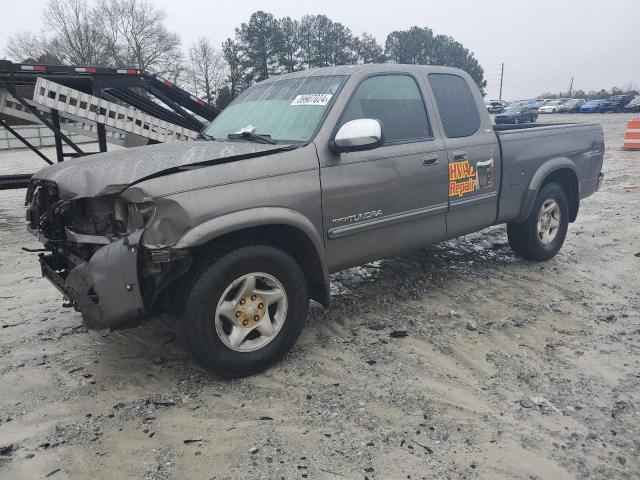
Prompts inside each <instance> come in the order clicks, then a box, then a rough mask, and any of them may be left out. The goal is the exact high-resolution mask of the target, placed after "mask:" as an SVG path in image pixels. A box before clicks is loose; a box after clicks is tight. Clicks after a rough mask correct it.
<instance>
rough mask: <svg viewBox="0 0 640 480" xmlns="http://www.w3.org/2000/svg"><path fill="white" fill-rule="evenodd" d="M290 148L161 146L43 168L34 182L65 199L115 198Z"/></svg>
mask: <svg viewBox="0 0 640 480" xmlns="http://www.w3.org/2000/svg"><path fill="white" fill-rule="evenodd" d="M291 148H292V147H291V146H286V145H271V144H259V143H250V142H241V141H239V142H214V141H198V142H171V143H162V144H158V145H150V146H145V147H136V148H126V149H122V150H117V151H114V152H107V153H97V154H93V155H88V156H85V157H80V158H75V159H72V160H65V161H64V162H62V163H56V164H54V165H50V166H48V167H45V168H43V169H42V170H40V171H39V172H37V173H35V174H34V175H33V177H32V179H34V180H47V181H52V182H55V183H56V184H57V186H58V191H59V194H60V198H62V199H69V198H75V197H96V196H103V195H113V194H117V193H120V192H121V191H122V190H124V189H125V188H127V187H128V186H130V185H131V184H133V183H136V182H139V181H141V180H143V179H146V178H150V177H155V176H160V175H164V174H168V173H171V172H173V171H176V170H177V169H179V168H180V167H184V166H193V165H198V164H203V165H207V164H215V163H224V162H227V161H234V160H241V159H244V158H252V157H259V156H263V155H270V154H271V153H276V152H279V151H282V150H289V149H291Z"/></svg>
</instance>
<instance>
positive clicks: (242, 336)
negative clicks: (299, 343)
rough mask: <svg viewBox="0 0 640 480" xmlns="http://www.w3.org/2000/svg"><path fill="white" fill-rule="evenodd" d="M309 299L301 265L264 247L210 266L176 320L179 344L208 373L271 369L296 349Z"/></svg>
mask: <svg viewBox="0 0 640 480" xmlns="http://www.w3.org/2000/svg"><path fill="white" fill-rule="evenodd" d="M308 306H309V297H308V293H307V284H306V279H305V276H304V273H303V271H302V269H301V267H300V265H299V264H298V263H297V262H296V261H295V260H294V259H293V258H292V257H291V256H290V255H289V254H287V253H285V252H283V251H282V250H279V249H277V248H274V247H270V246H266V245H251V246H247V247H242V248H238V249H236V250H232V251H231V252H228V253H226V254H224V255H222V256H221V257H218V258H215V259H213V260H212V261H210V262H209V263H208V264H207V265H206V266H205V267H204V268H203V269H201V270H200V272H199V273H197V274H196V276H195V278H194V279H193V281H192V283H191V287H190V288H189V290H188V293H187V298H186V302H185V305H184V309H183V312H182V315H181V330H182V335H183V338H184V342H185V343H186V346H187V348H188V350H189V351H190V352H191V353H192V355H193V356H194V357H195V359H196V360H197V361H198V362H199V363H200V364H202V365H203V366H204V367H205V368H206V369H207V370H209V371H210V372H212V373H214V374H216V375H218V376H220V377H223V378H234V377H242V376H246V375H250V374H253V373H257V372H259V371H262V370H265V369H266V368H268V367H270V366H271V365H273V364H274V363H275V362H276V361H278V360H279V359H280V358H281V357H282V356H283V355H284V354H285V353H286V352H288V351H289V350H290V349H291V347H292V346H293V345H294V344H295V342H296V340H297V338H298V336H299V335H300V332H301V331H302V328H303V326H304V323H305V319H306V316H307V309H308Z"/></svg>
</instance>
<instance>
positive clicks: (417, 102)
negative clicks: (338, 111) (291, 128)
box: [339, 74, 432, 144]
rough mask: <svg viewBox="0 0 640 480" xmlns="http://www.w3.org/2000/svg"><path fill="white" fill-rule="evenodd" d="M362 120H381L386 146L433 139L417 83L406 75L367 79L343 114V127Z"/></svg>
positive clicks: (388, 75)
mask: <svg viewBox="0 0 640 480" xmlns="http://www.w3.org/2000/svg"><path fill="white" fill-rule="evenodd" d="M360 118H372V119H376V120H379V121H380V123H381V124H382V131H383V135H384V139H385V144H393V143H402V142H408V141H415V140H420V139H427V138H431V137H432V134H431V126H430V125H429V119H428V117H427V110H426V108H425V105H424V101H423V99H422V94H421V93H420V89H419V88H418V84H417V83H416V81H415V79H414V78H413V77H411V76H410V75H406V74H386V75H377V76H374V77H369V78H366V79H364V80H363V81H362V82H361V83H360V85H358V87H357V89H356V91H355V93H354V94H353V96H352V97H351V99H350V100H349V103H348V105H347V107H346V108H345V110H344V113H343V115H342V119H341V121H340V125H339V126H342V125H344V124H345V123H347V122H349V121H351V120H356V119H360Z"/></svg>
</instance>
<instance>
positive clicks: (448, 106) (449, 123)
mask: <svg viewBox="0 0 640 480" xmlns="http://www.w3.org/2000/svg"><path fill="white" fill-rule="evenodd" d="M429 83H430V84H431V89H432V90H433V94H434V95H435V97H436V104H437V105H438V110H439V111H440V118H441V119H442V125H443V127H444V133H445V135H446V136H447V137H449V138H460V137H468V136H470V135H473V134H474V133H476V132H477V131H478V129H479V128H480V114H479V113H478V107H477V106H476V101H475V99H474V97H473V93H471V89H469V85H468V84H467V82H466V81H465V79H464V78H462V77H459V76H458V75H451V74H443V73H432V74H430V75H429Z"/></svg>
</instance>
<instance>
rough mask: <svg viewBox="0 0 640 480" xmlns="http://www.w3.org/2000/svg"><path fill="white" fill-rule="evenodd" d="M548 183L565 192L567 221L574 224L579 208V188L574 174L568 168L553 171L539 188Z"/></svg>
mask: <svg viewBox="0 0 640 480" xmlns="http://www.w3.org/2000/svg"><path fill="white" fill-rule="evenodd" d="M548 183H557V184H558V185H560V186H561V187H562V189H563V190H564V191H565V193H566V194H567V200H568V201H569V221H570V222H574V221H575V220H576V218H577V216H578V208H579V206H580V188H579V186H578V177H577V176H576V174H575V172H574V171H573V170H571V169H570V168H561V169H559V170H555V171H553V172H551V173H550V174H549V175H547V177H546V178H545V179H544V181H543V182H542V185H541V186H540V188H542V187H543V186H544V185H546V184H548Z"/></svg>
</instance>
